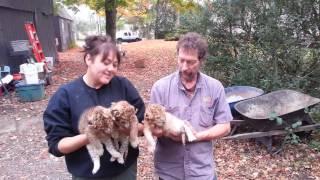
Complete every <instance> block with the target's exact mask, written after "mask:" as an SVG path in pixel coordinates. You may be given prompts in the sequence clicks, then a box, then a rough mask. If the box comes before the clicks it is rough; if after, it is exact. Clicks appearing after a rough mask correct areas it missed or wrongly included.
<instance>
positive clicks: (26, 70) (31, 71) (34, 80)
mask: <svg viewBox="0 0 320 180" xmlns="http://www.w3.org/2000/svg"><path fill="white" fill-rule="evenodd" d="M20 73H22V74H24V79H25V81H26V84H38V83H39V76H38V68H37V66H36V65H35V64H30V63H25V64H21V65H20Z"/></svg>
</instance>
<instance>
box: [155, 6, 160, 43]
mask: <svg viewBox="0 0 320 180" xmlns="http://www.w3.org/2000/svg"><path fill="white" fill-rule="evenodd" d="M159 26H160V0H157V3H156V20H155V25H154V38H155V39H158V36H159Z"/></svg>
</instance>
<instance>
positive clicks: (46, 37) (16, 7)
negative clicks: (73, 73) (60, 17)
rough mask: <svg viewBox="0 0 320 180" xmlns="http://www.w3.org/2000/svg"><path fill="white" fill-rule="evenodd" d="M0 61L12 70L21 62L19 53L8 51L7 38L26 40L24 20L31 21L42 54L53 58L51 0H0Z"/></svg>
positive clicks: (54, 51) (54, 47)
mask: <svg viewBox="0 0 320 180" xmlns="http://www.w3.org/2000/svg"><path fill="white" fill-rule="evenodd" d="M0 17H1V18H0V65H8V66H10V68H11V71H12V72H14V73H15V72H18V71H19V65H20V64H22V63H24V62H25V58H23V57H21V56H13V55H12V54H11V53H10V50H9V49H10V42H11V41H16V40H28V36H27V33H26V31H25V29H24V23H25V22H33V24H34V25H35V26H36V30H37V34H38V37H39V40H40V43H41V45H42V48H43V52H44V54H45V56H49V57H53V59H54V60H55V59H56V46H55V35H54V24H53V18H54V17H53V0H27V1H26V0H1V1H0Z"/></svg>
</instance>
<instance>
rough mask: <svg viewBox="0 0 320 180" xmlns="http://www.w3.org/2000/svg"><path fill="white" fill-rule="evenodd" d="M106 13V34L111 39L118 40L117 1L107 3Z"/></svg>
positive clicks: (111, 0) (112, 0)
mask: <svg viewBox="0 0 320 180" xmlns="http://www.w3.org/2000/svg"><path fill="white" fill-rule="evenodd" d="M105 13H106V33H107V34H109V35H110V36H111V38H112V39H113V40H114V41H115V40H116V18H117V7H116V0H106V1H105Z"/></svg>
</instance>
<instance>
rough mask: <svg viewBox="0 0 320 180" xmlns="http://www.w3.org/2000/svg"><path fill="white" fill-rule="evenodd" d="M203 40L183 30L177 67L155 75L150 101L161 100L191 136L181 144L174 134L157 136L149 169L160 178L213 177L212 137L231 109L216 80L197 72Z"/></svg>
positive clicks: (223, 128)
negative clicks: (157, 77) (192, 132)
mask: <svg viewBox="0 0 320 180" xmlns="http://www.w3.org/2000/svg"><path fill="white" fill-rule="evenodd" d="M207 49H208V45H207V42H206V41H205V40H204V39H203V38H202V37H201V36H200V35H199V34H197V33H187V34H185V35H184V36H182V37H181V38H180V40H179V42H178V43H177V54H178V68H179V69H178V71H177V72H175V73H173V74H170V75H168V76H166V77H164V78H162V79H160V80H159V81H157V82H156V83H155V84H154V85H153V87H152V90H151V103H157V104H161V105H163V106H164V107H165V108H166V110H167V111H168V112H170V113H172V114H174V115H175V116H177V117H179V118H180V119H183V120H185V121H187V123H188V124H190V125H191V126H192V127H193V128H194V130H195V135H196V137H197V141H196V142H192V143H187V144H186V146H183V145H182V143H181V142H179V141H181V140H180V138H178V137H175V136H174V135H172V136H170V138H167V137H159V136H161V132H153V133H154V135H156V136H158V137H159V138H158V142H157V147H156V151H155V157H154V158H155V169H156V173H157V174H158V175H159V177H160V179H164V180H174V179H186V180H192V179H196V180H207V179H208V180H214V179H216V173H215V165H214V159H213V143H212V140H215V139H217V138H219V137H222V136H224V135H226V134H228V133H229V132H230V121H231V120H232V115H231V112H230V108H229V106H228V104H227V102H226V99H225V93H224V88H223V86H222V84H221V83H220V82H219V81H218V80H216V79H214V78H211V77H209V76H207V75H205V74H203V73H201V72H200V67H201V65H202V64H203V63H204V60H205V57H206V54H207Z"/></svg>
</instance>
